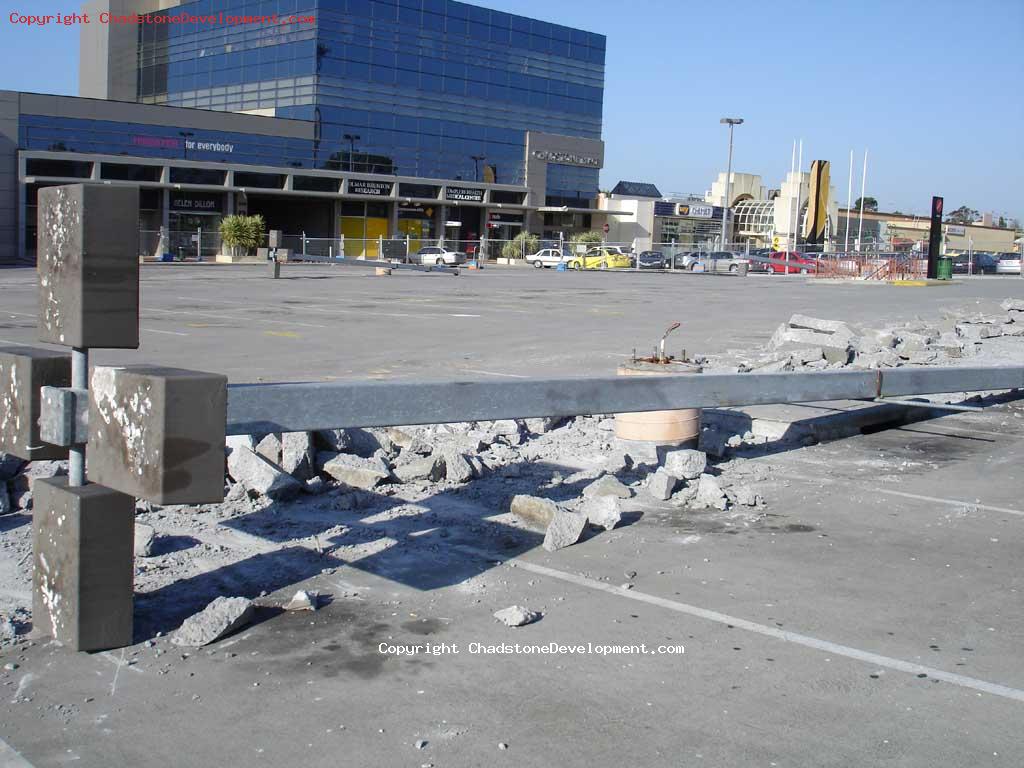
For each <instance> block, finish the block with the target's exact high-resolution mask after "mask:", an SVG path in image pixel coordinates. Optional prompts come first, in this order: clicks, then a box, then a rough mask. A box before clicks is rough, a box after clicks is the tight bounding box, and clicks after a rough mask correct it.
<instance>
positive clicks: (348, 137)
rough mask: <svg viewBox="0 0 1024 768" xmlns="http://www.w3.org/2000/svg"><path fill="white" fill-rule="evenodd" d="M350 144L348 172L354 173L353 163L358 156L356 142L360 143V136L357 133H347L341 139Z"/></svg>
mask: <svg viewBox="0 0 1024 768" xmlns="http://www.w3.org/2000/svg"><path fill="white" fill-rule="evenodd" d="M341 138H342V139H344V140H345V141H347V142H348V170H349V172H351V171H352V163H353V159H354V158H355V154H356V142H357V141H359V139H360V136H359V135H358V134H355V133H346V134H345V135H344V136H342V137H341Z"/></svg>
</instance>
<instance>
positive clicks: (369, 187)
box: [348, 179, 392, 197]
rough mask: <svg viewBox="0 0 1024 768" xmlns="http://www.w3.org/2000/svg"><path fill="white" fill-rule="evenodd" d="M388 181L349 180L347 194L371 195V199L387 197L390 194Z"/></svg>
mask: <svg viewBox="0 0 1024 768" xmlns="http://www.w3.org/2000/svg"><path fill="white" fill-rule="evenodd" d="M391 186H392V185H391V182H390V181H367V180H366V179H349V180H348V193H349V194H350V195H372V196H373V197H387V196H388V195H390V194H391Z"/></svg>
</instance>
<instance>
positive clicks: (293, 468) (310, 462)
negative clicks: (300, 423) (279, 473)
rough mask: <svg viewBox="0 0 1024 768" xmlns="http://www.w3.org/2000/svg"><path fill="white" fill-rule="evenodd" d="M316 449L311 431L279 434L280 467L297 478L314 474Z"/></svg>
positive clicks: (300, 478) (304, 477) (304, 478)
mask: <svg viewBox="0 0 1024 768" xmlns="http://www.w3.org/2000/svg"><path fill="white" fill-rule="evenodd" d="M315 465H316V451H315V450H314V448H313V433H312V432H285V433H284V434H283V435H281V469H283V470H284V471H285V472H287V473H288V474H289V475H291V476H292V477H295V478H297V479H299V480H309V479H310V478H311V477H313V475H315V474H316V466H315Z"/></svg>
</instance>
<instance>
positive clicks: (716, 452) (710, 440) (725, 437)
mask: <svg viewBox="0 0 1024 768" xmlns="http://www.w3.org/2000/svg"><path fill="white" fill-rule="evenodd" d="M728 442H729V433H728V432H727V431H725V430H722V429H719V428H718V427H714V426H709V427H702V428H701V431H700V436H699V437H698V439H697V447H698V449H699V450H700V451H701V452H702V453H705V454H711V455H712V456H724V455H725V453H726V450H727V449H728V446H727V445H726V443H728ZM701 471H703V469H702V470H701ZM669 474H671V475H675V473H674V472H672V471H670V472H669ZM688 479H689V478H688Z"/></svg>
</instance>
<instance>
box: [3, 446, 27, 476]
mask: <svg viewBox="0 0 1024 768" xmlns="http://www.w3.org/2000/svg"><path fill="white" fill-rule="evenodd" d="M24 465H25V462H24V461H23V460H21V459H19V458H18V457H17V456H12V455H11V454H9V453H0V483H3V482H5V481H7V480H10V479H11V478H12V477H14V476H15V475H16V474H18V473H19V472H20V471H21V468H22V467H23V466H24Z"/></svg>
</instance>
